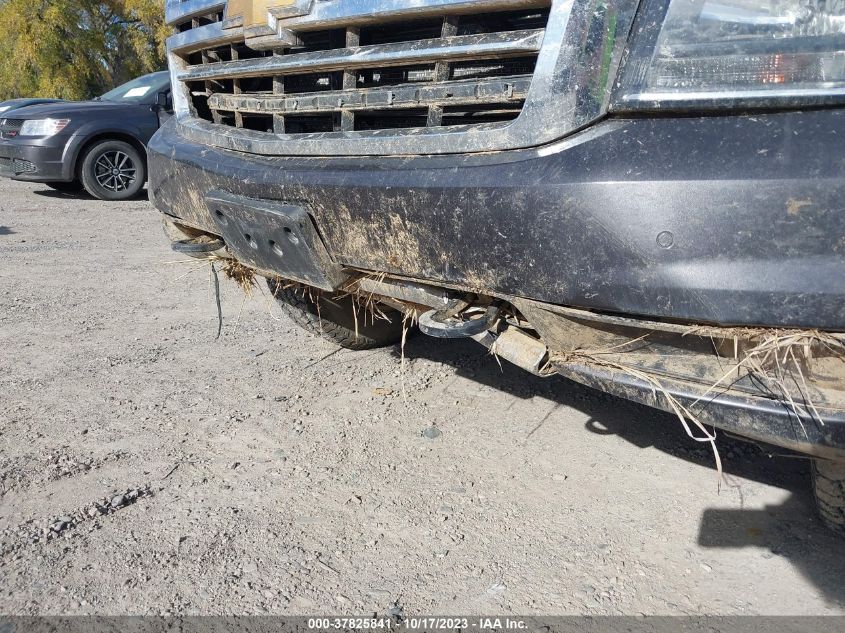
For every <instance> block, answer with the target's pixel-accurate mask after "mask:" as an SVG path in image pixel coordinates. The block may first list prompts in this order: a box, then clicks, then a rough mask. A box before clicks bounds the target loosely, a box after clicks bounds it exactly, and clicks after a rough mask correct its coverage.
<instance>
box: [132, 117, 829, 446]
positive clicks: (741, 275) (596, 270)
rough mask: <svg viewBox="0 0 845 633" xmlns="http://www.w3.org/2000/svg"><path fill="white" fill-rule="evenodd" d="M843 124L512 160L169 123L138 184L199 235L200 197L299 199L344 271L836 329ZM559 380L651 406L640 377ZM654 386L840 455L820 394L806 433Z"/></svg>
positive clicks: (692, 392)
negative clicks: (235, 147) (235, 145)
mask: <svg viewBox="0 0 845 633" xmlns="http://www.w3.org/2000/svg"><path fill="white" fill-rule="evenodd" d="M842 129H845V111H843V110H841V109H828V110H816V111H809V112H791V113H778V114H760V115H754V116H750V115H749V116H733V117H700V118H693V117H689V118H642V119H632V120H606V121H604V122H602V123H600V124H598V125H596V126H593V127H592V128H589V129H587V130H585V131H583V132H581V133H579V134H577V135H575V136H573V137H571V138H569V139H566V140H564V141H561V142H559V143H557V144H554V145H551V146H545V147H542V148H537V149H529V150H520V151H513V152H501V153H490V154H477V155H454V156H408V157H379V158H372V157H368V158H311V157H307V158H306V157H279V158H268V157H260V156H255V155H250V154H246V153H242V152H234V151H228V150H219V149H213V148H209V147H205V146H202V145H198V144H196V143H193V142H189V141H187V140H185V139H184V138H182V137H181V136H179V135H178V133H177V132H176V124H175V121H171V122H170V123H169V124H168V125H166V126H165V127H164V128H163V129H162V130H161V131H160V132H159V133H158V134H157V135H156V136H154V137H153V139H152V140H151V142H150V145H149V169H150V177H149V182H150V188H149V190H150V194H151V197H152V199H153V201H154V203H155V204H156V206H157V208H158V209H159V210H161V211H162V212H163V213H165V214H166V215H168V216H171V217H172V218H174V219H178V221H179V222H181V223H182V224H185V225H189V226H192V227H195V228H198V229H201V230H204V231H207V232H210V233H214V232H215V231H216V230H217V228H216V227H217V225H216V223H215V222H214V221H213V219H212V217H211V212H212V209H210V208H209V204H208V202H207V200H206V195H207V193H208V192H210V191H226V192H230V193H232V194H235V195H238V196H244V197H247V198H260V199H270V200H279V201H284V202H288V203H293V204H296V205H300V206H303V207H306V208H307V209H308V210H309V211H310V213H311V215H312V216H313V218H314V221H315V224H316V226H317V228H318V230H319V232H320V235H321V236H322V238H323V239H324V241H325V243H326V246H327V248H328V251H329V254H330V255H331V257H332V258H333V259H334V260H335V261H336V262H338V263H340V264H342V265H344V266H347V267H353V268H359V269H363V270H368V271H376V272H384V273H388V274H392V275H397V276H403V277H408V278H413V279H418V280H421V281H425V282H428V283H430V284H435V285H442V286H446V287H453V288H458V289H463V290H468V291H472V292H477V293H479V294H488V295H498V296H508V297H523V298H528V299H532V300H535V301H538V302H543V303H546V304H554V305H559V306H574V307H578V308H583V309H587V310H593V311H601V312H608V313H616V314H625V315H631V316H641V317H648V318H650V319H653V320H655V321H661V320H663V321H665V320H671V321H674V322H685V323H696V324H716V325H721V326H733V325H741V326H763V327H772V328H778V327H781V328H783V327H791V328H808V329H818V330H829V331H843V330H845V169H843V161H845V149H843V145H842V143H841V130H842ZM561 373H563V374H565V375H567V376H569V377H572V378H575V379H577V380H581V381H582V382H585V383H587V384H591V385H593V386H598V387H601V388H602V389H604V390H606V391H611V392H614V393H617V394H618V395H622V396H624V397H627V398H629V399H634V400H639V401H642V402H646V403H648V404H651V405H653V406H657V407H660V408H667V407H666V406H665V405H664V404H661V400H662V399H661V398H660V397H658V396H659V394H657V395H655V394H654V388H653V385H650V384H648V383H646V384H634V383H636V381H632V380H631V379H630V378H629V379H628V380H620V377H619V376H616V377H611V378H608V377H602V376H601V375H600V374H601V372H596V371H595V370H590V369H589V368H582V369H580V370H579V369H577V368H573V367H572V366H568V369H567V368H564V369H562V371H561ZM671 390H672V392H673V393H674V394H675V395H677V396H678V398H679V399H680V400H683V401H686V402H693V401H698V400H699V398H701V397H702V396H704V397H705V402H706V406H705V407H704V409H703V411H704V412H703V413H702V414H701V418H702V420H706V421H708V422H712V423H714V424H715V425H717V426H720V427H722V428H726V429H728V430H731V431H733V432H736V433H738V434H741V435H746V436H749V437H753V438H754V439H757V440H761V441H766V442H770V443H773V444H776V445H780V446H785V447H789V448H794V449H797V450H801V451H803V452H808V453H812V454H816V455H820V456H827V457H835V458H840V459H845V411H843V409H845V407H843V406H838V405H835V404H833V403H831V404H832V406H831V407H830V408H828V409H827V411H826V413H825V415H824V424H823V425H820V424H819V423H818V422H817V421H815V420H812V419H801V418H799V416H796V415H795V414H794V412H793V411H790V410H789V408H788V407H786V406H783V403H781V402H779V401H776V400H771V399H769V398H759V397H755V396H753V395H751V396H749V395H748V394H747V393H746V394H736V393H733V392H730V390H721V391H720V393H719V394H718V395H714V394H712V393H710V391H709V390H707V388H706V386H702V384H701V382H700V380H699V382H696V381H695V380H692V381H690V382H685V381H680V382H677V381H676V382H675V383H673V384H672V386H671ZM834 391H835V392H838V393H842V394H845V388H843V389H841V390H840V389H839V387H836V388H835V389H834ZM837 400H838V398H837ZM697 404H698V405H699V406H700V405H701V403H697ZM707 411H709V412H710V413H707Z"/></svg>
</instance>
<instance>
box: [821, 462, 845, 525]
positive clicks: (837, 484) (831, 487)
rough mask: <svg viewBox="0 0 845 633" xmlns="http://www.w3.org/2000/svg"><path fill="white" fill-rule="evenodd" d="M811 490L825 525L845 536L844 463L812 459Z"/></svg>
mask: <svg viewBox="0 0 845 633" xmlns="http://www.w3.org/2000/svg"><path fill="white" fill-rule="evenodd" d="M813 491H814V492H815V493H816V505H817V506H818V509H819V514H820V515H821V518H822V520H823V521H824V522H825V525H827V527H829V528H830V529H831V530H833V531H834V532H836V533H837V534H839V535H840V536H845V463H842V462H830V461H825V460H821V459H817V460H815V461H813Z"/></svg>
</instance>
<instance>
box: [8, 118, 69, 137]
mask: <svg viewBox="0 0 845 633" xmlns="http://www.w3.org/2000/svg"><path fill="white" fill-rule="evenodd" d="M68 123H70V119H30V120H29V121H24V122H23V127H21V131H20V136H53V135H54V134H58V133H59V132H61V131H62V130H63V129H65V128H66V127H67V124H68Z"/></svg>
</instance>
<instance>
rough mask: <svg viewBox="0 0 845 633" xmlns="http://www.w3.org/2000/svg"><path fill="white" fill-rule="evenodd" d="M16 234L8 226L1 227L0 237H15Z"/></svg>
mask: <svg viewBox="0 0 845 633" xmlns="http://www.w3.org/2000/svg"><path fill="white" fill-rule="evenodd" d="M14 233H15V232H14V231H13V230H12V229H10V228H9V227H8V226H0V235H13V234H14Z"/></svg>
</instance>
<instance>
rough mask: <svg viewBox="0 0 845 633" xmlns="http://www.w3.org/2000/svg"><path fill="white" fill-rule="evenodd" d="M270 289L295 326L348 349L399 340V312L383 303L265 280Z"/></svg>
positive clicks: (370, 346)
mask: <svg viewBox="0 0 845 633" xmlns="http://www.w3.org/2000/svg"><path fill="white" fill-rule="evenodd" d="M267 283H268V285H269V286H270V292H271V293H273V296H274V297H275V298H276V300H277V301H278V302H279V305H280V306H281V308H282V310H283V311H284V312H285V313H287V315H288V316H289V317H290V318H291V319H292V320H293V321H294V323H296V324H297V325H298V326H299V327H301V328H303V329H304V330H306V331H308V332H310V333H311V334H313V335H315V336H319V337H322V338H326V339H329V340H330V341H332V342H333V343H334V344H335V345H339V346H340V347H345V348H346V349H352V350H366V349H375V348H378V347H385V346H388V345H394V344H396V343H398V342H399V341H401V340H402V330H403V322H402V314H401V313H400V312H398V311H396V310H393V309H391V308H389V307H387V306H385V305H379V306H378V308H377V309H375V308H367V307H364V306H362V305H360V304H359V302H358V301H356V300H355V298H354V297H352V296H351V295H347V296H342V297H329V296H326V295H322V294H320V293H319V292H318V291H314V292H311V291H309V290H307V289H304V288H293V287H286V286H285V285H284V284H283V283H281V282H278V281H273V280H268V282H267Z"/></svg>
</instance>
